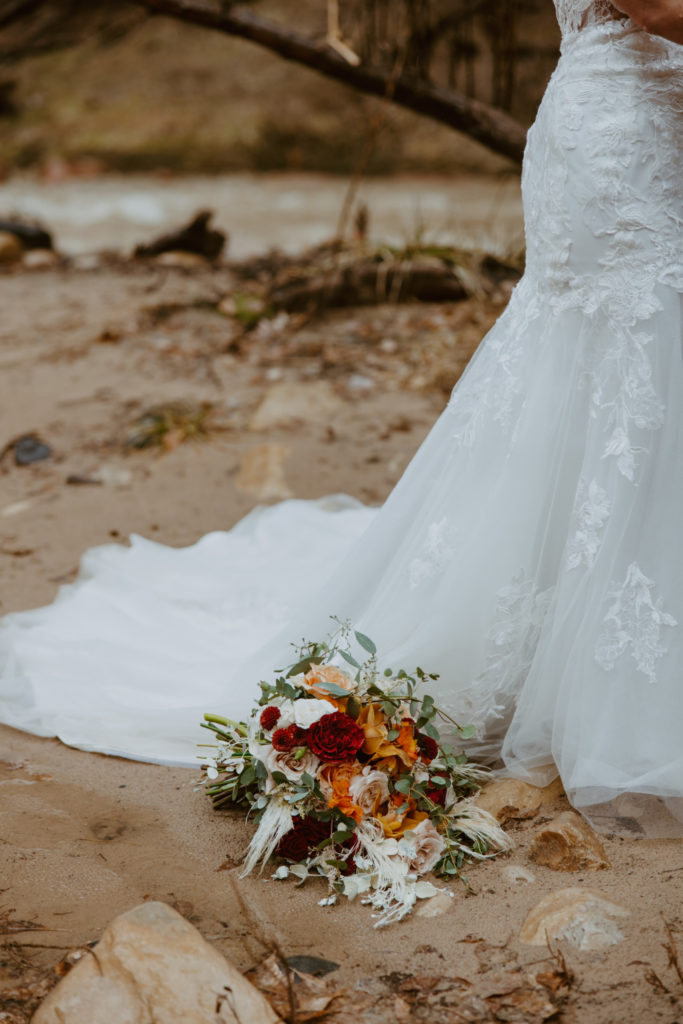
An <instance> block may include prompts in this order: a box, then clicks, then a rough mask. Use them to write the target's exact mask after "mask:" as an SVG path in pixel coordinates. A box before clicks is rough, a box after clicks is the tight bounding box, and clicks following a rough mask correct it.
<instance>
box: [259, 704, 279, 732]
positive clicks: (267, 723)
mask: <svg viewBox="0 0 683 1024" xmlns="http://www.w3.org/2000/svg"><path fill="white" fill-rule="evenodd" d="M279 718H280V709H279V708H276V707H275V706H274V705H273V704H269V705H268V707H267V708H264V709H263V711H262V712H261V717H260V718H259V723H260V725H261V728H262V729H265V731H266V732H270V730H271V729H274V728H275V726H276V725H277V723H278V721H279Z"/></svg>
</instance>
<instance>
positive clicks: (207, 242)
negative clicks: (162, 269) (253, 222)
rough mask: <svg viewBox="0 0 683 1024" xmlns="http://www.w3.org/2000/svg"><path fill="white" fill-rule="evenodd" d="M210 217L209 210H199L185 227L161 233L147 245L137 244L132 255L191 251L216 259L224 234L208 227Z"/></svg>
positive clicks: (222, 244) (223, 243) (219, 252)
mask: <svg viewBox="0 0 683 1024" xmlns="http://www.w3.org/2000/svg"><path fill="white" fill-rule="evenodd" d="M212 217H213V213H212V212H211V210H200V211H199V213H197V214H195V216H194V217H193V218H192V220H191V221H190V223H189V224H186V225H185V227H182V228H179V229H178V230H177V231H171V232H170V233H169V234H167V235H161V236H160V237H159V238H157V239H155V240H154V241H153V242H150V243H149V244H148V245H138V246H137V247H136V249H135V253H134V255H135V256H159V255H160V254H161V253H163V252H193V253H196V254H197V255H198V256H206V258H207V259H209V260H215V259H218V257H219V256H220V254H221V252H222V251H223V246H224V245H225V235H224V234H223V232H222V231H216V230H215V229H213V228H210V227H209V221H210V220H211V218H212Z"/></svg>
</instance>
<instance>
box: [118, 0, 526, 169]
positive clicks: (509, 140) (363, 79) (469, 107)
mask: <svg viewBox="0 0 683 1024" xmlns="http://www.w3.org/2000/svg"><path fill="white" fill-rule="evenodd" d="M133 3H135V4H137V5H139V6H141V7H145V8H147V9H148V10H150V11H154V12H156V13H158V14H166V15H170V16H171V17H174V18H179V19H181V20H182V21H188V22H191V23H192V24H194V25H203V26H204V27H206V28H212V29H215V30H217V31H219V32H225V33H227V34H228V35H233V36H239V37H240V38H242V39H248V40H250V41H251V42H253V43H258V44H259V45H260V46H265V47H266V48H267V49H269V50H272V51H273V52H275V53H277V54H279V55H280V56H281V57H284V58H285V60H292V61H295V62H296V63H298V64H304V65H306V67H309V68H313V70H315V71H319V72H320V73H321V74H323V75H326V76H327V77H328V78H334V79H336V80H337V81H339V82H344V83H345V84H346V85H351V86H353V87H354V88H356V89H358V90H359V91H360V92H363V93H368V94H370V95H372V96H380V97H382V98H384V99H388V100H391V102H392V103H396V104H398V105H399V106H402V107H406V108H407V109H409V110H412V111H414V112H415V113H417V114H423V115H425V116H427V117H431V118H432V119H433V120H435V121H439V122H441V123H442V124H447V125H448V126H449V127H451V128H455V129H456V130H457V131H460V132H464V133H465V134H466V135H469V136H470V137H471V138H473V139H476V140H477V142H480V143H482V145H484V146H487V147H488V148H489V149H491V150H493V151H494V152H496V153H500V154H501V155H503V156H506V157H509V158H510V159H512V160H514V161H516V162H517V163H521V160H522V155H523V152H524V145H525V141H526V129H525V128H524V127H523V126H522V125H521V124H519V122H517V121H515V120H514V118H512V117H510V116H509V115H508V114H506V113H504V112H503V111H502V110H498V109H496V108H495V107H491V106H489V105H488V104H486V103H482V102H480V101H479V100H474V99H469V98H468V97H466V96H463V95H461V94H460V93H458V92H453V91H451V90H447V89H441V88H439V87H437V86H433V85H429V84H428V83H425V82H419V81H416V80H414V79H409V78H405V77H402V76H398V77H392V76H391V75H389V74H386V73H385V72H383V71H380V70H379V69H377V68H373V67H368V66H366V65H363V64H360V65H357V66H354V65H353V64H350V63H349V62H348V61H347V60H345V59H344V58H343V57H342V56H340V55H339V54H338V53H337V52H335V50H333V49H332V48H331V47H330V46H329V45H327V44H326V43H317V42H315V41H313V40H311V39H308V38H306V36H303V35H301V34H299V33H297V32H292V31H291V30H290V29H286V28H284V27H283V26H281V25H278V24H277V23H276V22H274V21H272V20H269V19H265V18H261V17H259V16H258V15H256V14H252V13H251V11H245V10H237V9H233V8H232V7H227V8H221V7H218V6H209V5H208V4H204V3H200V2H196V0H133Z"/></svg>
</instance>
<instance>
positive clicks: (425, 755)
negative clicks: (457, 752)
mask: <svg viewBox="0 0 683 1024" xmlns="http://www.w3.org/2000/svg"><path fill="white" fill-rule="evenodd" d="M417 747H418V750H419V751H420V760H421V761H424V763H425V764H429V763H430V761H433V760H434V758H435V757H438V755H439V744H438V743H437V742H436V740H433V739H432V737H431V736H426V735H425V733H423V732H419V733H418V734H417Z"/></svg>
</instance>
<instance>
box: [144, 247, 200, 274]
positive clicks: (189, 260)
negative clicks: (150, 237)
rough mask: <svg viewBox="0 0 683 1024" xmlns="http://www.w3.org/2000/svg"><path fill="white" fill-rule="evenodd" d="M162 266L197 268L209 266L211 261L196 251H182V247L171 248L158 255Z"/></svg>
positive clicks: (185, 268) (158, 260) (158, 261)
mask: <svg viewBox="0 0 683 1024" xmlns="http://www.w3.org/2000/svg"><path fill="white" fill-rule="evenodd" d="M156 262H157V263H158V264H159V266H160V267H177V268H178V269H179V270H196V269H197V268H198V267H208V266H209V261H208V260H207V259H206V258H205V257H204V256H200V255H199V253H196V252H182V251H181V250H180V249H177V250H176V249H171V250H169V252H162V253H161V254H160V255H159V256H157V257H156Z"/></svg>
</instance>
